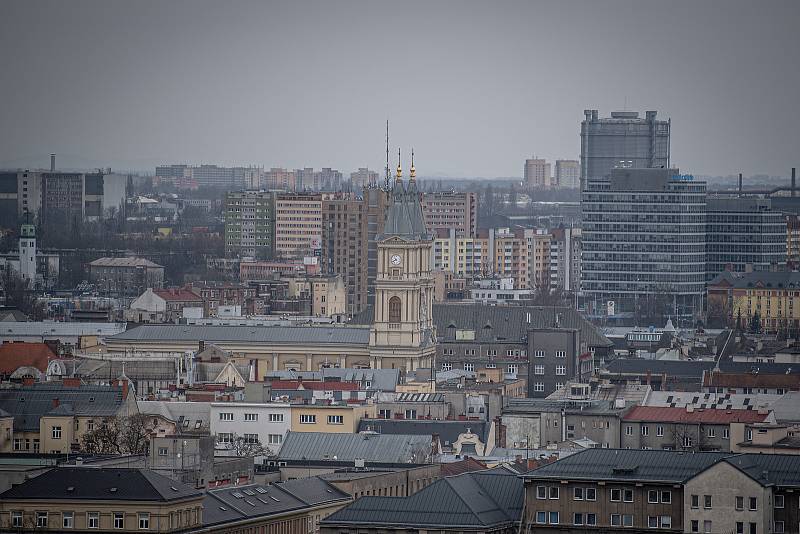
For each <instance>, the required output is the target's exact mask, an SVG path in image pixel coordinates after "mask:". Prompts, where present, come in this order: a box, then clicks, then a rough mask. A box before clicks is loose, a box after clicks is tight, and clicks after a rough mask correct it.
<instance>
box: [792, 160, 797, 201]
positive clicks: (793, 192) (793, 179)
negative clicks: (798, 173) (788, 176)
mask: <svg viewBox="0 0 800 534" xmlns="http://www.w3.org/2000/svg"><path fill="white" fill-rule="evenodd" d="M794 173H795V168H794V167H792V196H794V195H795V185H796V182H795V175H794Z"/></svg>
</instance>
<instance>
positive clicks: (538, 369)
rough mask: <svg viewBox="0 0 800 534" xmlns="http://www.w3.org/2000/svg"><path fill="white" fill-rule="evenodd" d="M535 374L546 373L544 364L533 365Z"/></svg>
mask: <svg viewBox="0 0 800 534" xmlns="http://www.w3.org/2000/svg"><path fill="white" fill-rule="evenodd" d="M533 374H535V375H543V374H544V365H534V366H533Z"/></svg>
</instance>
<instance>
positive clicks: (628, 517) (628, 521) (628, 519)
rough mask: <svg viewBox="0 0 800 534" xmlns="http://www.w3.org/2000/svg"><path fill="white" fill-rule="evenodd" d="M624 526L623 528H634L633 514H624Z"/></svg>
mask: <svg viewBox="0 0 800 534" xmlns="http://www.w3.org/2000/svg"><path fill="white" fill-rule="evenodd" d="M622 526H623V527H632V526H633V515H632V514H623V515H622Z"/></svg>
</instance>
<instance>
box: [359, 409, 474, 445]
mask: <svg viewBox="0 0 800 534" xmlns="http://www.w3.org/2000/svg"><path fill="white" fill-rule="evenodd" d="M420 415H424V414H420ZM488 428H489V425H488V424H487V423H486V422H485V421H458V420H444V421H441V420H433V419H366V418H364V419H362V420H361V421H360V422H359V423H358V431H359V432H366V431H372V432H378V433H379V434H380V435H382V436H386V435H413V436H425V438H426V439H427V440H428V442H430V441H431V436H433V435H437V436H439V439H440V440H441V442H442V444H444V445H452V444H453V443H455V442H456V441H458V436H460V435H461V434H464V433H466V432H467V431H468V430H469V431H471V432H472V433H473V434H476V435H477V436H478V437H479V438H480V440H481V441H482V442H483V443H486V433H487V431H488Z"/></svg>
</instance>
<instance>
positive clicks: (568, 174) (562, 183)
mask: <svg viewBox="0 0 800 534" xmlns="http://www.w3.org/2000/svg"><path fill="white" fill-rule="evenodd" d="M553 181H554V182H555V187H560V188H561V189H577V188H578V187H580V182H581V164H580V162H579V161H578V160H574V159H557V160H556V174H555V176H554V177H553Z"/></svg>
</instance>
